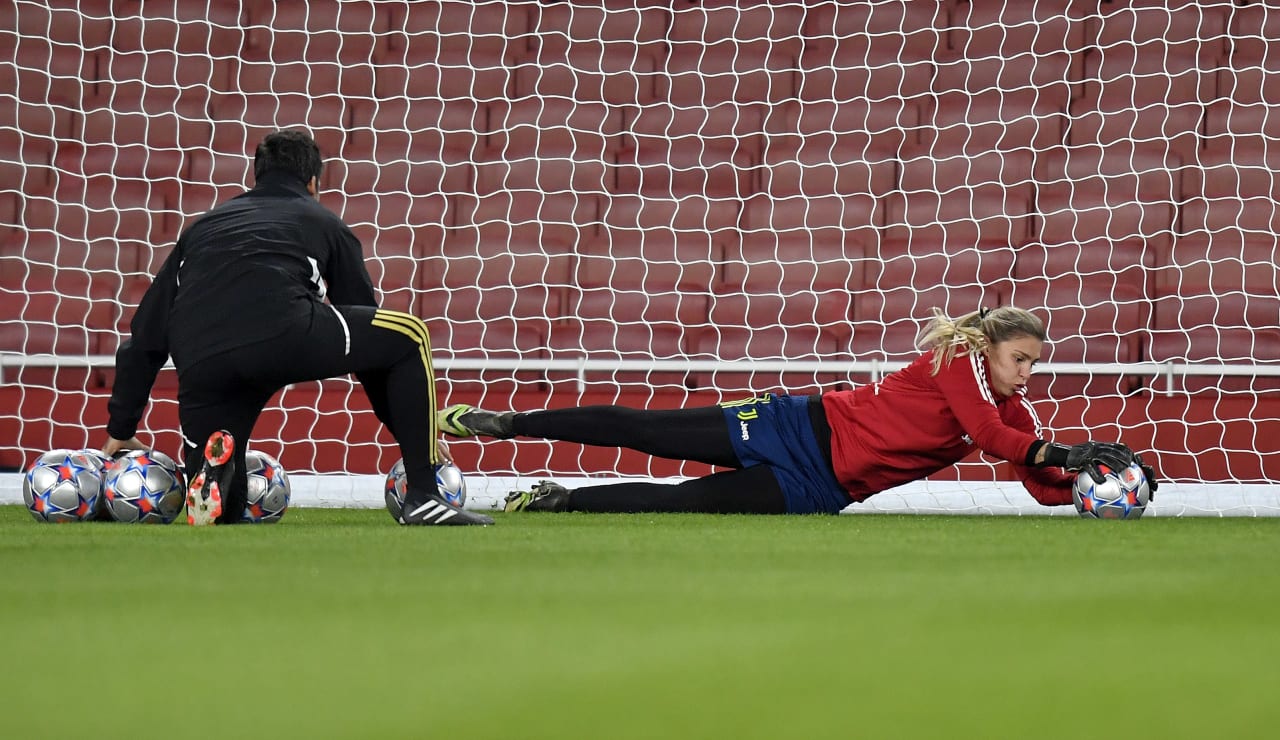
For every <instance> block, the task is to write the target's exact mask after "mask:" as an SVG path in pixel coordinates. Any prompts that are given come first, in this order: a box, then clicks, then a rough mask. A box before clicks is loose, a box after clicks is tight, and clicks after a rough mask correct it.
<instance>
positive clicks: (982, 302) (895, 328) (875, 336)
mask: <svg viewBox="0 0 1280 740" xmlns="http://www.w3.org/2000/svg"><path fill="white" fill-rule="evenodd" d="M1001 303H1002V297H1001V294H1000V292H999V290H998V289H997V288H995V287H994V286H993V287H985V286H975V285H952V286H944V285H936V284H935V285H930V286H923V287H916V286H910V285H902V284H897V285H892V286H882V287H880V289H878V290H869V291H864V292H862V293H859V294H858V295H857V296H854V299H853V317H854V322H853V334H852V336H851V338H850V342H849V347H850V351H851V352H852V354H853V356H854V357H856V358H858V359H867V360H869V359H891V360H910V359H914V357H915V356H916V354H917V353H918V352H919V350H918V349H917V348H916V339H917V338H918V336H919V334H920V332H921V330H923V329H924V328H925V326H926V324H928V322H929V321H930V320H931V319H932V317H933V315H932V313H931V310H932V309H933V308H938V309H940V310H942V311H943V312H944V313H946V314H947V315H948V316H952V317H959V316H962V315H964V314H966V313H968V312H970V311H976V310H978V309H979V308H980V307H982V306H988V307H994V306H998V305H1001Z"/></svg>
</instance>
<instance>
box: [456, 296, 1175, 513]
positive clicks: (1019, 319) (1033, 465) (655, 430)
mask: <svg viewBox="0 0 1280 740" xmlns="http://www.w3.org/2000/svg"><path fill="white" fill-rule="evenodd" d="M1045 341H1046V336H1045V330H1044V324H1043V322H1041V321H1040V319H1039V318H1037V317H1036V316H1035V315H1034V314H1032V313H1030V312H1029V311H1025V310H1023V309H1019V308H1015V307H1012V306H1003V307H999V308H995V309H986V308H984V309H981V310H978V311H974V312H971V313H969V314H966V315H964V316H961V317H960V318H958V319H955V320H953V319H951V318H949V317H947V316H945V315H943V314H942V313H941V312H940V311H937V310H935V311H934V317H933V320H932V321H931V322H930V324H929V325H928V326H927V327H926V329H925V332H924V334H923V336H922V337H921V341H920V345H921V348H922V353H921V354H920V355H919V357H917V358H916V359H915V360H914V361H913V362H912V363H910V364H909V365H908V366H907V367H905V368H903V369H901V370H899V371H897V372H894V373H892V374H890V375H888V376H886V377H885V378H884V379H883V380H880V381H879V382H876V383H871V384H868V385H864V386H861V387H858V388H856V389H854V390H848V391H834V392H829V393H823V394H820V395H810V396H792V395H773V394H764V395H761V396H758V397H756V398H750V399H747V400H744V401H738V402H731V403H722V404H720V405H718V406H709V407H701V408H690V409H675V410H642V409H630V408H625V407H620V406H583V407H579V408H569V409H557V410H548V411H530V412H523V413H517V412H510V411H508V412H495V411H486V410H482V409H477V408H473V407H471V406H467V405H455V406H450V407H449V408H447V409H444V410H442V411H441V412H440V422H439V423H440V428H441V430H442V431H444V432H445V433H446V434H449V435H452V436H455V437H473V436H484V437H495V438H498V439H509V438H512V437H517V436H521V437H540V438H545V439H553V440H562V441H568V442H578V443H581V444H586V445H598V446H606V447H625V448H630V449H634V450H638V451H640V452H644V453H647V454H650V455H653V456H656V457H663V458H670V459H675V460H692V461H696V462H701V463H706V464H709V465H713V466H717V467H722V468H728V470H723V471H718V472H715V473H712V474H710V475H707V476H705V477H702V478H694V479H690V480H687V481H684V482H681V483H675V484H668V483H654V482H624V483H615V484H607V485H599V486H587V487H582V488H577V489H575V490H568V489H566V488H564V487H563V486H561V485H558V484H556V483H554V482H551V481H541V482H539V483H538V484H537V485H535V486H533V488H532V489H531V490H528V491H514V492H512V493H511V494H510V495H508V496H507V497H506V506H505V509H506V510H507V511H509V512H510V511H588V512H630V513H641V512H701V513H724V514H813V513H828V514H834V513H837V512H839V511H841V510H842V509H844V508H845V507H846V506H848V505H849V504H852V503H855V502H859V501H864V500H866V499H867V498H869V497H870V496H873V495H875V494H876V493H879V492H881V491H884V490H886V489H889V488H892V487H894V486H898V485H902V484H904V483H908V482H911V481H915V480H919V479H921V478H924V477H926V476H928V475H930V474H932V473H935V472H937V471H939V470H942V469H943V468H946V467H948V466H950V465H954V464H955V463H958V462H960V461H961V460H962V459H964V458H965V457H967V456H968V455H969V454H971V453H972V452H973V451H974V450H982V451H983V452H985V453H987V454H989V455H992V456H994V457H998V458H1001V459H1003V460H1007V461H1009V462H1010V463H1012V464H1013V466H1014V468H1015V470H1016V471H1017V474H1018V477H1019V478H1020V479H1021V481H1022V483H1023V485H1024V486H1025V487H1026V489H1027V491H1028V492H1029V493H1030V494H1031V495H1032V496H1033V497H1034V498H1035V499H1036V501H1038V502H1039V503H1041V504H1043V505H1045V506H1057V505H1063V504H1070V503H1071V502H1072V501H1071V487H1072V483H1073V481H1074V479H1075V476H1074V475H1072V474H1071V473H1077V472H1079V471H1082V470H1088V471H1090V473H1091V474H1092V475H1093V476H1094V478H1095V480H1098V481H1099V482H1101V479H1102V475H1101V472H1100V470H1099V466H1106V467H1109V468H1111V469H1113V470H1121V469H1124V468H1126V467H1128V466H1129V465H1130V463H1132V462H1134V461H1136V462H1138V464H1139V465H1141V466H1142V468H1143V471H1144V472H1145V473H1146V476H1147V480H1148V481H1149V485H1150V488H1151V491H1152V493H1153V494H1154V492H1155V490H1156V486H1157V484H1156V477H1155V471H1154V470H1153V469H1152V468H1151V467H1150V466H1149V465H1146V464H1145V463H1143V461H1142V459H1141V458H1140V457H1138V456H1137V455H1135V454H1134V453H1133V451H1132V450H1131V449H1130V448H1129V447H1127V446H1125V445H1123V444H1120V443H1115V442H1101V441H1089V442H1083V443H1081V444H1077V445H1073V446H1068V445H1063V444H1059V443H1056V442H1052V441H1049V440H1047V439H1045V438H1044V435H1043V432H1042V430H1041V427H1040V422H1039V420H1038V419H1037V417H1036V414H1035V411H1034V410H1033V409H1032V407H1031V405H1030V404H1029V403H1028V402H1027V400H1026V392H1027V382H1028V380H1029V379H1030V377H1031V373H1032V370H1033V369H1034V367H1035V365H1036V363H1037V362H1039V360H1040V355H1041V351H1042V349H1043V346H1044V342H1045Z"/></svg>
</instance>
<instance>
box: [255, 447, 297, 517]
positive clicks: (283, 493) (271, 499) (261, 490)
mask: <svg viewBox="0 0 1280 740" xmlns="http://www.w3.org/2000/svg"><path fill="white" fill-rule="evenodd" d="M244 467H245V472H246V473H247V474H248V476H249V498H248V500H247V501H246V502H245V507H244V517H243V520H244V521H246V522H252V523H254V524H271V523H273V522H278V521H280V519H281V517H283V516H284V512H285V511H286V510H287V509H288V508H289V495H290V494H291V493H292V492H293V489H292V488H291V487H290V485H289V474H288V473H286V472H285V470H284V468H283V467H281V466H280V461H279V460H276V459H275V458H274V457H272V456H270V455H268V454H267V453H265V452H258V451H257V450H249V451H247V452H245V453H244Z"/></svg>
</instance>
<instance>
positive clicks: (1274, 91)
mask: <svg viewBox="0 0 1280 740" xmlns="http://www.w3.org/2000/svg"><path fill="white" fill-rule="evenodd" d="M1261 62H1262V63H1261V64H1259V63H1257V62H1253V61H1247V60H1238V61H1234V63H1233V65H1232V66H1224V67H1221V68H1219V69H1218V70H1217V83H1216V88H1215V89H1216V90H1217V97H1218V98H1219V99H1220V100H1227V101H1231V102H1234V103H1237V104H1239V105H1251V104H1257V103H1267V104H1270V105H1280V56H1276V57H1273V58H1269V59H1265V60H1261ZM1263 65H1265V66H1263Z"/></svg>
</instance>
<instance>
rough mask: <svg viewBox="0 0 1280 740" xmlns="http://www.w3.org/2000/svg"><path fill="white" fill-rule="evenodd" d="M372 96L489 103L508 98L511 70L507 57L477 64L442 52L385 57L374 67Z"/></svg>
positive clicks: (412, 99) (385, 98) (382, 98)
mask: <svg viewBox="0 0 1280 740" xmlns="http://www.w3.org/2000/svg"><path fill="white" fill-rule="evenodd" d="M374 72H375V78H374V88H373V91H374V97H375V99H376V100H379V101H382V100H387V99H395V98H407V99H409V100H410V101H414V102H419V101H425V100H430V101H440V100H443V101H447V102H451V103H453V102H460V101H469V102H476V103H490V102H495V101H501V100H509V99H510V96H511V92H512V90H513V77H514V72H513V70H512V69H511V68H510V66H509V61H507V60H492V61H486V62H484V63H477V62H475V61H473V60H472V59H471V58H470V57H469V56H468V55H465V54H447V55H446V54H444V53H441V54H440V56H438V57H431V58H428V59H422V60H404V61H398V62H397V61H395V60H389V61H388V63H384V64H379V65H378V66H376V67H375V68H374Z"/></svg>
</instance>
